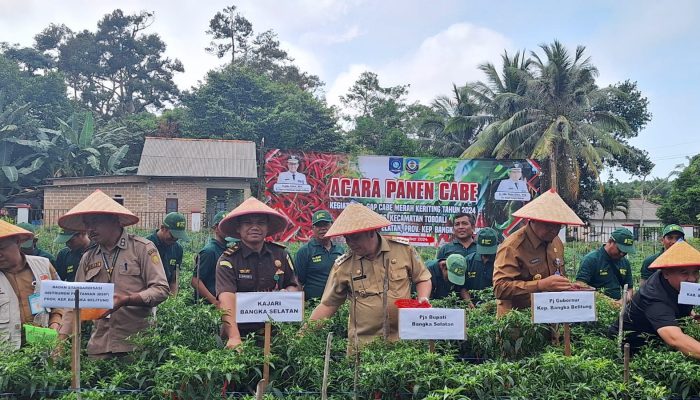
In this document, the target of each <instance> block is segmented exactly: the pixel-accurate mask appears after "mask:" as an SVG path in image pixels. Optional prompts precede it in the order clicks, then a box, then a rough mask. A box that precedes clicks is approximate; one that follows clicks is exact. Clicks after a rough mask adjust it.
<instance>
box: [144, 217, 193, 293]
mask: <svg viewBox="0 0 700 400" xmlns="http://www.w3.org/2000/svg"><path fill="white" fill-rule="evenodd" d="M186 229H187V218H185V216H184V215H182V214H180V213H179V212H171V213H168V214H167V215H166V216H165V218H164V219H163V223H162V224H161V225H160V228H159V229H158V230H156V231H155V232H153V233H152V234H150V235H149V236H147V237H146V239H148V240H150V241H151V242H153V244H154V245H155V246H156V249H158V254H159V255H160V261H161V262H162V263H163V268H164V269H165V278H166V279H167V280H168V286H170V294H172V295H173V296H177V289H178V275H179V274H180V265H182V253H183V250H182V246H181V245H180V243H178V242H179V241H183V242H188V241H189V240H190V238H189V236H187V230H186Z"/></svg>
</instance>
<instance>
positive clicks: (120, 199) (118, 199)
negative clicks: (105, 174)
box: [112, 194, 124, 205]
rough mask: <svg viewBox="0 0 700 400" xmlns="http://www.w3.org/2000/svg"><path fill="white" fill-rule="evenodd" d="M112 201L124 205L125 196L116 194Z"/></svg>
mask: <svg viewBox="0 0 700 400" xmlns="http://www.w3.org/2000/svg"><path fill="white" fill-rule="evenodd" d="M112 200H114V201H116V202H117V203H119V204H121V205H124V196H122V195H120V194H115V195H114V197H112Z"/></svg>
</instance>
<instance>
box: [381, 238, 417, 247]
mask: <svg viewBox="0 0 700 400" xmlns="http://www.w3.org/2000/svg"><path fill="white" fill-rule="evenodd" d="M387 240H391V241H392V242H396V243H401V244H404V245H406V246H408V245H409V244H411V241H410V240H408V238H405V237H401V236H393V237H390V238H387Z"/></svg>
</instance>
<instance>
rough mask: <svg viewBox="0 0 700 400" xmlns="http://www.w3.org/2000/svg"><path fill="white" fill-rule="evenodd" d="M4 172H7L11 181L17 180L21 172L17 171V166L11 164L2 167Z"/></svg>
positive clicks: (6, 174)
mask: <svg viewBox="0 0 700 400" xmlns="http://www.w3.org/2000/svg"><path fill="white" fill-rule="evenodd" d="M2 172H4V173H5V176H6V177H7V180H9V181H10V182H17V179H18V178H19V173H18V172H17V168H15V167H13V166H11V165H4V166H3V167H2Z"/></svg>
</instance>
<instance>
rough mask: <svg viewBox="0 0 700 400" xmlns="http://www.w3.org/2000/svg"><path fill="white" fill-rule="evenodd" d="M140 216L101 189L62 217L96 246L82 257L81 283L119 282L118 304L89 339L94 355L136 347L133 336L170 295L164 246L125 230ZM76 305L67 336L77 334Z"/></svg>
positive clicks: (104, 355) (68, 321)
mask: <svg viewBox="0 0 700 400" xmlns="http://www.w3.org/2000/svg"><path fill="white" fill-rule="evenodd" d="M138 222H139V218H138V217H137V216H136V215H134V213H132V212H131V211H129V210H128V209H127V208H125V207H124V206H122V205H121V204H119V203H117V202H116V201H114V200H113V199H111V198H110V197H109V196H107V195H106V194H105V193H103V192H102V191H101V190H99V189H98V190H95V191H94V192H93V193H92V194H90V195H89V196H88V197H87V198H85V199H84V200H83V201H81V202H80V203H78V204H77V205H76V206H75V207H73V208H72V209H71V210H70V211H68V212H67V213H66V214H64V215H63V216H61V217H60V218H59V219H58V225H59V226H60V227H61V228H63V229H67V230H71V231H86V232H87V234H88V237H89V238H90V240H92V241H93V242H94V243H95V246H93V247H90V248H89V249H88V250H87V251H86V252H85V254H84V255H83V258H82V259H81V260H80V265H79V266H78V271H77V272H76V274H75V281H76V282H95V283H113V284H114V307H113V308H112V309H111V310H110V311H109V312H107V313H105V315H104V316H103V317H101V318H100V319H98V320H96V321H95V322H94V326H93V333H92V336H91V337H90V340H89V341H88V344H87V353H88V355H89V356H90V357H93V358H111V357H118V356H121V355H124V354H126V353H128V352H130V351H132V350H133V349H134V347H135V346H134V345H133V344H132V343H131V342H129V340H128V337H129V336H131V335H133V334H135V333H137V332H141V331H143V330H145V329H146V328H148V327H149V325H150V319H151V317H152V316H153V315H154V313H155V307H156V306H157V305H158V304H160V303H162V302H163V301H164V300H165V299H166V298H167V297H168V292H169V290H168V281H167V280H166V279H165V272H164V270H163V264H162V263H161V261H160V257H159V256H158V249H156V247H155V246H154V245H153V243H152V242H151V241H150V240H147V239H144V238H142V237H139V236H136V235H133V234H130V233H128V232H127V231H126V229H124V227H126V226H129V225H134V224H136V223H138ZM73 318H74V313H73V310H72V309H67V310H66V312H65V317H64V323H63V327H62V328H61V331H60V333H61V337H62V338H65V337H67V336H68V335H70V334H71V333H72V321H73Z"/></svg>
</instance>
